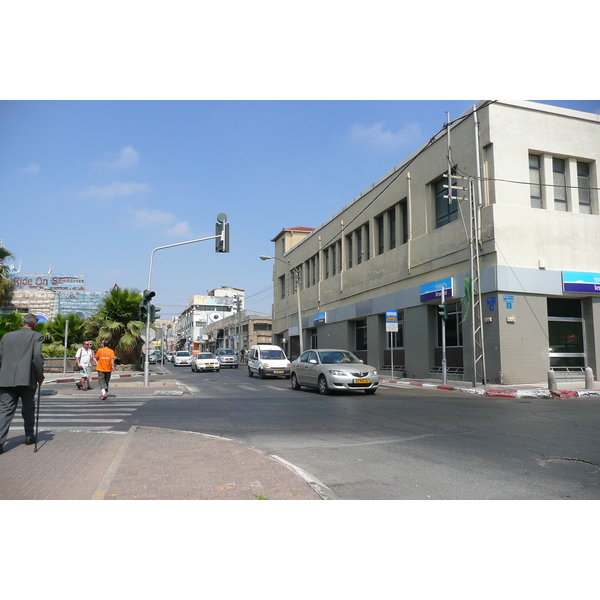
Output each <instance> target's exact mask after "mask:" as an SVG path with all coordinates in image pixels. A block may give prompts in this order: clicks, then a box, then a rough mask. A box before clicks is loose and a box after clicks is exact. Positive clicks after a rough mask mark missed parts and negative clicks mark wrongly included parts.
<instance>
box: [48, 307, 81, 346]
mask: <svg viewBox="0 0 600 600" xmlns="http://www.w3.org/2000/svg"><path fill="white" fill-rule="evenodd" d="M67 322H68V323H69V329H68V334H67V335H68V343H69V346H68V348H67V355H68V356H75V352H76V351H77V349H78V348H79V347H81V343H82V342H83V340H84V335H85V326H86V322H85V320H84V319H82V318H81V317H78V316H77V315H76V314H74V313H72V314H70V315H67V316H65V315H56V317H54V319H51V320H50V321H47V322H46V323H44V324H43V327H42V329H41V332H42V333H43V334H44V337H45V343H44V345H43V352H44V356H48V357H49V356H63V355H64V351H65V346H64V343H65V330H66V324H67Z"/></svg>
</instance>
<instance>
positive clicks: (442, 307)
mask: <svg viewBox="0 0 600 600" xmlns="http://www.w3.org/2000/svg"><path fill="white" fill-rule="evenodd" d="M438 315H439V317H440V318H441V319H444V321H445V320H446V319H447V318H448V305H447V304H446V303H445V302H442V303H441V304H439V305H438Z"/></svg>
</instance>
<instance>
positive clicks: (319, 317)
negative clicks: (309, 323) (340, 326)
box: [313, 312, 327, 325]
mask: <svg viewBox="0 0 600 600" xmlns="http://www.w3.org/2000/svg"><path fill="white" fill-rule="evenodd" d="M325 323H327V313H326V312H320V313H317V314H316V315H315V316H314V317H313V324H314V325H324V324H325Z"/></svg>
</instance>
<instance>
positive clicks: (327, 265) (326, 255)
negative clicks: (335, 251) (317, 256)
mask: <svg viewBox="0 0 600 600" xmlns="http://www.w3.org/2000/svg"><path fill="white" fill-rule="evenodd" d="M323 259H324V261H325V279H329V248H327V250H325V252H323Z"/></svg>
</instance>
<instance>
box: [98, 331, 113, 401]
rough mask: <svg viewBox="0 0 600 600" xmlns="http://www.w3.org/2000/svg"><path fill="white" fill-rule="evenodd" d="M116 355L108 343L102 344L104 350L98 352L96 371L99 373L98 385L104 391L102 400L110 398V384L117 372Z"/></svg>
mask: <svg viewBox="0 0 600 600" xmlns="http://www.w3.org/2000/svg"><path fill="white" fill-rule="evenodd" d="M116 358H117V357H116V356H115V353H114V352H113V350H112V349H111V348H109V347H108V342H103V343H102V348H99V349H98V351H97V352H96V371H98V384H99V385H100V389H101V390H102V395H101V396H100V400H106V399H107V398H108V383H109V381H110V376H111V375H112V372H113V371H114V370H115V359H116Z"/></svg>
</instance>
